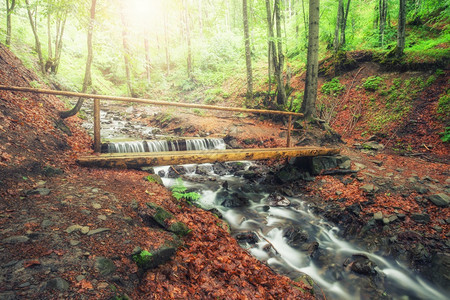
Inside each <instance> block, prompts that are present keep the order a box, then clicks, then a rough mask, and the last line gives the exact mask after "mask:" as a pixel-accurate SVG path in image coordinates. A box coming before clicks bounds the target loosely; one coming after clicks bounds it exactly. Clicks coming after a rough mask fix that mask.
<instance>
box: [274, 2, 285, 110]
mask: <svg viewBox="0 0 450 300" xmlns="http://www.w3.org/2000/svg"><path fill="white" fill-rule="evenodd" d="M274 10H275V19H276V29H277V48H278V49H277V53H278V62H277V63H276V64H274V65H275V73H276V80H277V89H278V95H277V102H278V104H280V105H285V104H286V89H285V88H284V79H283V69H284V55H283V40H282V35H281V15H280V0H275V8H274ZM274 60H275V61H276V60H277V58H276V57H274Z"/></svg>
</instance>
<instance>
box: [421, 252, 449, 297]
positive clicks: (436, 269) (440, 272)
mask: <svg viewBox="0 0 450 300" xmlns="http://www.w3.org/2000/svg"><path fill="white" fill-rule="evenodd" d="M425 275H427V277H428V278H430V279H431V282H433V283H435V284H437V285H439V286H440V287H441V288H443V289H444V290H446V291H447V292H448V293H450V253H441V252H439V253H436V254H435V255H433V257H432V259H431V263H430V266H429V268H428V269H427V271H426V272H425Z"/></svg>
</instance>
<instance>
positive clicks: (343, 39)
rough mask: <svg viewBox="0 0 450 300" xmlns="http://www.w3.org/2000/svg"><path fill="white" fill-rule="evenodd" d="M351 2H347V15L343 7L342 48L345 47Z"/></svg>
mask: <svg viewBox="0 0 450 300" xmlns="http://www.w3.org/2000/svg"><path fill="white" fill-rule="evenodd" d="M350 1H351V0H348V1H347V6H346V7H345V13H344V7H342V15H343V19H342V23H341V24H342V26H341V41H340V43H341V46H343V45H345V42H346V41H345V30H346V29H347V20H348V12H349V10H350Z"/></svg>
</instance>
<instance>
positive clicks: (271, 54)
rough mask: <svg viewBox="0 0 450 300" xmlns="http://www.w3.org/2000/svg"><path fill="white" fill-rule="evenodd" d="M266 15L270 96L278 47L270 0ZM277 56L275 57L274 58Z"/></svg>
mask: <svg viewBox="0 0 450 300" xmlns="http://www.w3.org/2000/svg"><path fill="white" fill-rule="evenodd" d="M266 15H267V34H268V64H269V65H268V73H269V90H268V95H269V97H270V94H271V87H272V70H273V69H275V64H276V61H275V60H276V57H277V55H276V49H275V43H274V41H273V39H274V33H273V22H272V9H271V4H270V0H266ZM274 58H275V59H274Z"/></svg>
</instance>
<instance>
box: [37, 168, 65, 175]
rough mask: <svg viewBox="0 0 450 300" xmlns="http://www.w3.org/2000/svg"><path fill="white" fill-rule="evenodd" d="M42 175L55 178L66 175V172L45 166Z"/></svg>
mask: <svg viewBox="0 0 450 300" xmlns="http://www.w3.org/2000/svg"><path fill="white" fill-rule="evenodd" d="M42 174H44V175H45V176H47V177H53V176H56V175H61V174H64V171H63V170H61V169H59V168H54V167H51V166H45V167H44V169H43V170H42Z"/></svg>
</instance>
